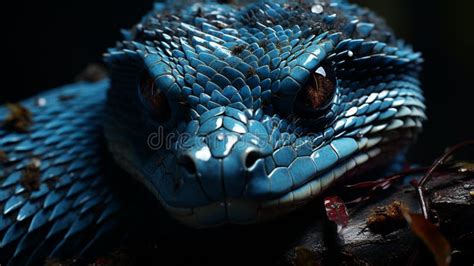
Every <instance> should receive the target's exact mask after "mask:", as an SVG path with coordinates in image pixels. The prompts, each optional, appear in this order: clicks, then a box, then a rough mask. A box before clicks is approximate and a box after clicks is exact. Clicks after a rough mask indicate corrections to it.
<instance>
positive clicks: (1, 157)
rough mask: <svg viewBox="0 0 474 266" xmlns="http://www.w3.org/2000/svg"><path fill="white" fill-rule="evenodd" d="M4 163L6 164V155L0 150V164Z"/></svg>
mask: <svg viewBox="0 0 474 266" xmlns="http://www.w3.org/2000/svg"><path fill="white" fill-rule="evenodd" d="M6 162H8V156H7V153H6V152H4V151H2V150H0V163H6Z"/></svg>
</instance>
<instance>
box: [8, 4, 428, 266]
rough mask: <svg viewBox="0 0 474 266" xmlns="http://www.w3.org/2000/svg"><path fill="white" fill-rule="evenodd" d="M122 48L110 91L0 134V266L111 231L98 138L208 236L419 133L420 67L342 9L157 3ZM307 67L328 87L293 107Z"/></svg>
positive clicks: (54, 100)
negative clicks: (1, 159) (34, 184)
mask: <svg viewBox="0 0 474 266" xmlns="http://www.w3.org/2000/svg"><path fill="white" fill-rule="evenodd" d="M124 38H125V40H124V41H122V42H120V43H119V44H118V46H117V47H116V48H114V49H111V50H110V51H109V52H108V53H107V54H106V55H105V61H106V62H107V64H108V65H109V68H110V73H111V75H110V81H108V80H106V81H102V82H98V83H95V84H87V83H81V84H74V85H70V86H67V87H63V88H58V89H56V90H52V91H50V92H48V93H46V94H43V95H40V96H39V97H40V98H44V99H45V100H46V104H45V105H44V106H38V105H37V104H36V103H35V101H34V99H30V100H27V101H25V102H23V104H24V105H26V106H27V108H29V109H30V110H31V111H32V113H33V121H34V124H33V126H32V127H31V128H30V130H29V132H28V133H16V132H12V131H10V130H6V129H2V130H1V131H0V136H1V142H0V143H1V148H0V149H1V150H2V151H4V152H5V153H6V154H7V156H8V159H7V162H6V163H4V164H3V165H2V166H1V167H2V168H1V172H0V174H1V175H2V176H5V178H4V179H2V181H0V182H1V183H0V184H1V185H0V206H2V209H1V212H0V240H1V244H0V256H1V257H0V258H1V260H2V261H5V262H7V261H10V263H12V264H24V263H26V262H28V261H29V262H30V263H35V262H37V261H41V260H42V259H44V257H47V256H53V257H68V256H73V255H80V256H83V257H87V256H90V255H91V251H94V250H95V248H96V246H97V245H98V243H100V240H101V239H102V238H105V237H107V236H110V235H111V234H112V232H113V231H114V230H117V228H121V227H120V225H121V224H122V223H123V219H124V218H123V217H124V216H127V211H129V208H126V207H125V205H126V204H123V203H122V202H123V201H121V200H120V199H121V198H122V195H123V193H124V191H125V192H126V193H133V191H129V189H128V188H127V187H120V186H119V188H112V187H113V186H112V184H113V183H114V182H113V180H112V181H111V177H110V176H111V175H110V174H108V171H107V169H106V167H104V161H105V160H106V159H105V158H106V157H107V152H106V151H105V148H104V147H105V145H103V144H104V141H103V140H104V139H105V140H106V141H105V142H106V143H107V147H108V150H109V152H110V153H111V154H112V156H113V158H114V159H115V162H116V163H117V164H118V165H119V166H120V167H121V168H123V169H124V170H125V171H127V172H128V173H129V174H130V175H131V176H133V177H134V178H135V179H137V180H138V181H139V182H140V183H141V184H143V185H145V186H146V187H147V188H148V189H149V190H150V191H151V192H152V193H153V195H154V196H156V198H157V199H158V200H159V201H160V202H161V204H162V206H163V207H164V208H165V209H166V210H167V211H168V212H169V213H170V214H171V215H172V216H173V217H175V218H176V219H178V220H179V221H181V222H183V223H185V224H188V225H190V226H193V227H209V226H217V225H221V224H227V223H237V224H248V223H255V222H262V221H266V220H269V219H274V218H275V217H277V216H280V215H283V214H285V213H288V212H289V211H291V210H293V209H295V208H297V207H299V206H301V205H304V203H306V202H308V201H310V200H311V199H313V198H315V197H317V196H319V195H320V194H321V193H323V192H324V191H325V190H326V189H327V188H328V187H329V186H330V185H332V184H334V183H335V182H336V181H337V180H340V179H342V178H343V177H344V179H346V178H350V177H353V176H355V175H357V174H360V173H361V172H363V171H367V170H368V169H371V168H373V167H376V166H382V165H387V164H388V163H389V162H390V159H391V158H392V157H393V156H395V155H396V154H398V153H400V152H403V151H404V149H405V148H406V147H407V145H408V144H409V143H410V142H411V141H412V140H413V138H414V137H415V136H416V133H417V132H419V131H420V129H421V124H422V121H423V120H424V119H426V117H425V114H424V109H425V106H424V104H423V101H424V99H423V96H422V92H421V90H420V88H419V82H418V79H417V77H418V73H419V71H420V63H421V62H422V59H421V57H420V54H418V53H414V52H413V51H412V50H411V48H409V47H408V46H406V45H405V44H404V43H403V42H401V41H398V40H396V39H395V37H394V36H393V34H392V33H391V31H390V30H389V29H388V28H387V27H386V26H385V24H384V23H383V21H382V20H380V19H379V18H377V17H376V16H375V15H374V14H372V13H371V12H370V11H368V10H365V9H362V8H359V7H357V6H354V5H351V4H349V3H347V2H346V1H342V0H340V1H336V0H333V1H329V0H324V1H323V0H320V1H268V2H258V3H255V4H250V5H247V6H245V7H240V6H239V7H237V6H232V5H219V4H214V3H212V4H206V3H199V4H193V5H191V4H189V5H180V4H176V3H175V4H169V5H168V6H164V5H162V4H157V5H156V6H155V8H154V10H153V11H152V12H151V13H149V14H148V15H147V16H145V18H144V19H143V20H142V22H141V23H140V24H138V25H137V26H136V27H134V28H133V29H132V30H131V31H128V32H125V33H124ZM320 67H323V68H324V70H325V72H326V74H325V75H326V76H327V79H325V80H326V81H327V80H330V79H329V77H330V76H332V79H331V80H330V81H332V82H330V83H327V82H326V83H324V81H321V79H319V81H318V82H320V83H318V84H319V85H318V86H319V87H318V88H319V89H318V90H317V91H316V92H317V93H320V92H321V91H322V90H323V89H324V88H326V89H327V88H329V90H326V91H325V92H327V93H326V94H317V95H319V96H318V97H319V98H317V99H319V100H321V99H324V101H322V102H318V103H319V104H316V105H312V106H309V107H308V106H306V105H304V103H305V100H308V99H309V96H308V95H309V94H307V95H306V96H304V97H300V96H299V95H302V94H301V93H302V92H305V91H307V90H308V88H309V87H310V85H311V84H312V83H311V82H312V81H313V80H314V79H313V78H314V77H321V71H320V70H321V68H320ZM314 73H319V74H314ZM321 82H323V83H321ZM321 84H332V85H334V86H326V87H325V86H322V85H321ZM313 85H314V84H313ZM313 87H314V86H313ZM106 92H107V94H106ZM61 95H73V96H74V97H66V98H65V97H60V96H61ZM321 95H322V96H321ZM301 110H303V112H302V111H301ZM0 112H1V114H3V115H6V114H7V110H6V108H2V109H0ZM103 114H105V115H103ZM104 136H105V138H104ZM160 141H162V142H164V143H161V144H164V145H159V144H160ZM33 158H37V159H39V160H40V161H41V166H40V168H41V169H40V170H41V174H40V178H39V182H40V186H39V188H38V189H37V190H36V189H33V190H32V191H30V190H28V189H27V188H25V186H24V182H23V181H24V179H23V178H22V176H23V172H24V170H23V169H24V168H25V166H26V165H28V164H29V163H30V162H31V160H32V159H33ZM112 178H113V177H112ZM22 180H23V181H22ZM30 189H31V188H30ZM121 193H122V194H121ZM119 194H121V195H119ZM102 244H103V243H102ZM102 246H103V245H102ZM25 254H31V255H30V256H28V257H25V256H24V255H25Z"/></svg>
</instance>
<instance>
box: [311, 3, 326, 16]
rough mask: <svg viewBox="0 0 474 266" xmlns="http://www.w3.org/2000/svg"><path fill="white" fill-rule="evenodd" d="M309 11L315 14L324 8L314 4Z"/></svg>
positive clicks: (321, 11)
mask: <svg viewBox="0 0 474 266" xmlns="http://www.w3.org/2000/svg"><path fill="white" fill-rule="evenodd" d="M311 12H313V13H315V14H321V13H323V12H324V8H323V6H322V5H319V4H318V5H314V6H312V7H311Z"/></svg>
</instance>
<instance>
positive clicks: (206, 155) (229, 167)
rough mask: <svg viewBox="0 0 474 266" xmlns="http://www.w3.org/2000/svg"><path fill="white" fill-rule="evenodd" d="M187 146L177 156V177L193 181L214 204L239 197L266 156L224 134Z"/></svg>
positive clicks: (256, 147)
mask: <svg viewBox="0 0 474 266" xmlns="http://www.w3.org/2000/svg"><path fill="white" fill-rule="evenodd" d="M188 143H192V145H191V146H189V147H187V148H186V150H185V151H182V152H179V154H177V163H178V170H177V175H182V174H184V175H185V176H192V177H193V178H195V179H196V180H197V182H198V183H199V184H200V189H201V190H202V191H203V192H204V194H206V196H207V197H208V198H209V200H210V201H213V202H224V201H226V200H227V199H228V198H240V197H242V193H243V191H244V190H245V186H246V184H247V181H248V180H249V179H251V178H252V176H253V175H254V174H256V173H257V172H258V169H259V165H260V164H262V165H263V158H264V157H265V156H266V153H265V152H266V151H265V150H264V149H263V148H262V147H259V146H258V145H255V144H254V143H249V142H248V141H246V140H245V138H244V137H242V136H241V135H238V134H234V133H232V132H225V131H224V130H219V131H217V132H214V133H213V134H210V135H209V136H206V137H202V136H201V137H196V139H194V140H193V141H192V142H188ZM267 153H268V152H267ZM267 155H268V154H267ZM180 173H181V174H180Z"/></svg>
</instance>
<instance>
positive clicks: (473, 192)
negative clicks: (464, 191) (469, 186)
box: [469, 190, 474, 199]
mask: <svg viewBox="0 0 474 266" xmlns="http://www.w3.org/2000/svg"><path fill="white" fill-rule="evenodd" d="M469 195H470V196H471V198H473V199H474V190H471V191H469Z"/></svg>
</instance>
